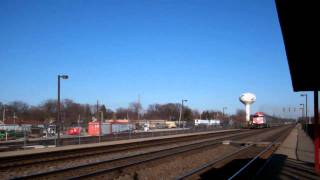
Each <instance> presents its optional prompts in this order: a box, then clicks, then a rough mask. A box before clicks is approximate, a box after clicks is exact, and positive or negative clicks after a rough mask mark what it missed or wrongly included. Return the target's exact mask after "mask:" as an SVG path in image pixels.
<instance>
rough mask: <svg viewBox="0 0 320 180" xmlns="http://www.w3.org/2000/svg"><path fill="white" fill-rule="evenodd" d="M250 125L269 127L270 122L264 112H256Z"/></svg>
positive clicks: (252, 126) (253, 126)
mask: <svg viewBox="0 0 320 180" xmlns="http://www.w3.org/2000/svg"><path fill="white" fill-rule="evenodd" d="M249 126H250V128H268V127H269V124H268V122H267V117H266V116H265V115H264V113H263V112H256V113H255V114H254V115H253V117H252V121H250V123H249Z"/></svg>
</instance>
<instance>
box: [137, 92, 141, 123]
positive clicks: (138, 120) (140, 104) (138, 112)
mask: <svg viewBox="0 0 320 180" xmlns="http://www.w3.org/2000/svg"><path fill="white" fill-rule="evenodd" d="M140 106H141V104H140V94H139V95H138V109H137V111H138V121H139V120H140Z"/></svg>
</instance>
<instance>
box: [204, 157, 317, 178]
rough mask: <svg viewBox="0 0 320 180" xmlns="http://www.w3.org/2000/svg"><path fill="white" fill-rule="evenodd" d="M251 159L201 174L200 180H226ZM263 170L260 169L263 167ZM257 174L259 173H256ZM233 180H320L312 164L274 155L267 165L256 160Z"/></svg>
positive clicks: (260, 160)
mask: <svg viewBox="0 0 320 180" xmlns="http://www.w3.org/2000/svg"><path fill="white" fill-rule="evenodd" d="M250 160H251V159H250V158H248V159H235V160H233V161H231V162H229V163H228V164H226V165H224V166H222V167H220V168H213V169H211V170H210V171H207V172H205V173H203V174H202V175H201V176H200V179H228V178H229V177H230V176H232V175H233V174H234V173H236V172H237V171H238V170H239V169H240V168H241V167H243V166H244V165H245V164H247V163H248V162H249V161H250ZM263 165H265V166H264V168H263V170H262V171H260V168H261V167H262V166H263ZM258 172H259V173H258ZM235 179H267V180H274V179H285V180H287V179H288V180H289V179H290V180H291V179H309V180H315V179H317V180H320V176H318V175H317V174H316V173H315V171H314V168H313V163H308V162H303V161H299V160H294V159H290V158H287V156H285V155H280V154H274V155H273V156H272V158H271V159H269V161H268V163H266V160H264V159H258V160H257V161H256V162H255V163H254V164H252V166H249V167H248V169H247V170H246V171H244V172H243V173H241V174H240V175H239V176H237V177H236V178H235Z"/></svg>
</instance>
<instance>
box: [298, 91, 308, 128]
mask: <svg viewBox="0 0 320 180" xmlns="http://www.w3.org/2000/svg"><path fill="white" fill-rule="evenodd" d="M300 96H301V97H303V96H305V97H306V104H305V106H306V109H305V112H306V121H307V122H306V123H308V124H310V122H309V118H308V94H307V93H305V94H301V95H300Z"/></svg>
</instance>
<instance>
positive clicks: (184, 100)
mask: <svg viewBox="0 0 320 180" xmlns="http://www.w3.org/2000/svg"><path fill="white" fill-rule="evenodd" d="M187 101H188V100H186V99H182V100H181V108H180V117H179V128H180V122H181V120H183V102H187Z"/></svg>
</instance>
